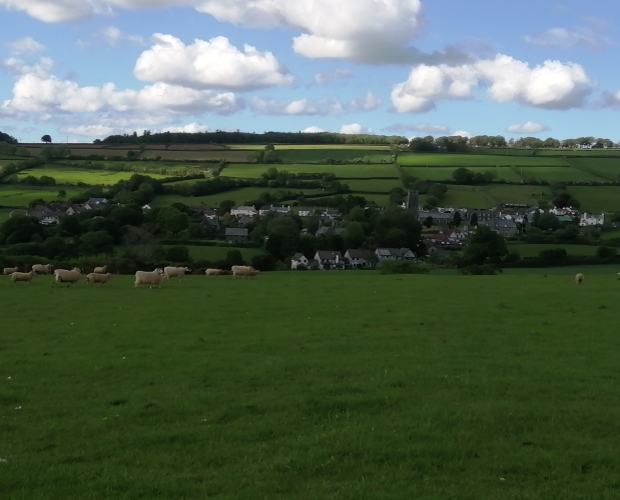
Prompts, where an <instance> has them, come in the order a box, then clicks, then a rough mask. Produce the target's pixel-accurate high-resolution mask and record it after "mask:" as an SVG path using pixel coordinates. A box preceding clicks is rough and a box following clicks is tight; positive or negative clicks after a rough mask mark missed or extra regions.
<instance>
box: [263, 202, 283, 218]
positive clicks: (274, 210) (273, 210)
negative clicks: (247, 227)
mask: <svg viewBox="0 0 620 500" xmlns="http://www.w3.org/2000/svg"><path fill="white" fill-rule="evenodd" d="M268 213H275V214H277V215H290V213H291V207H286V206H279V207H275V206H273V205H271V206H269V207H268V206H264V207H260V210H259V211H258V214H259V215H260V216H261V217H263V216H265V215H267V214H268Z"/></svg>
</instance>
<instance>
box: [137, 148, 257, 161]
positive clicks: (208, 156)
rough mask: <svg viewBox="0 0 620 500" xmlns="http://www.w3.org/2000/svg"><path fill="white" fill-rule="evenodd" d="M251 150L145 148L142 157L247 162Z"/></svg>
mask: <svg viewBox="0 0 620 500" xmlns="http://www.w3.org/2000/svg"><path fill="white" fill-rule="evenodd" d="M251 153H252V152H251V151H228V150H224V149H222V150H219V149H215V150H205V151H170V150H169V151H162V150H154V151H153V150H148V149H147V150H145V151H144V153H143V154H142V155H141V157H142V158H156V157H157V156H160V157H161V159H162V160H194V161H200V160H226V161H230V162H246V161H248V156H249V155H250V154H251Z"/></svg>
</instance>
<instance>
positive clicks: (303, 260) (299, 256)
mask: <svg viewBox="0 0 620 500" xmlns="http://www.w3.org/2000/svg"><path fill="white" fill-rule="evenodd" d="M297 266H303V267H305V268H306V269H308V267H309V266H310V261H309V260H308V257H306V256H305V255H304V254H303V253H296V254H295V255H293V257H292V258H291V269H294V270H297Z"/></svg>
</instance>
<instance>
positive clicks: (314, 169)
mask: <svg viewBox="0 0 620 500" xmlns="http://www.w3.org/2000/svg"><path fill="white" fill-rule="evenodd" d="M270 168H276V169H278V170H279V171H280V170H286V171H287V172H289V173H291V174H301V173H330V174H334V175H336V177H338V178H359V179H364V178H369V177H393V178H394V179H398V177H399V174H398V171H397V170H396V168H395V167H394V166H393V165H391V164H387V165H314V164H288V163H286V164H283V165H273V164H244V165H241V164H232V165H228V166H226V168H225V169H224V170H223V171H222V176H225V177H239V178H245V179H256V178H259V177H260V176H261V174H263V173H264V172H266V171H267V170H269V169H270Z"/></svg>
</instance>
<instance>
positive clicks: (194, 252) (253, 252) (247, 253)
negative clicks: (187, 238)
mask: <svg viewBox="0 0 620 500" xmlns="http://www.w3.org/2000/svg"><path fill="white" fill-rule="evenodd" d="M171 246H173V245H164V247H165V248H169V247H171ZM183 246H186V247H187V249H188V250H189V254H190V257H191V258H192V259H193V260H209V261H211V262H215V261H218V260H224V259H226V254H227V253H228V252H230V251H231V250H239V251H240V252H241V255H243V260H244V261H245V262H250V260H251V259H252V257H256V256H257V255H263V254H264V253H265V252H264V251H263V250H262V249H260V248H237V247H229V246H221V247H219V246H218V247H206V246H198V245H183Z"/></svg>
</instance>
